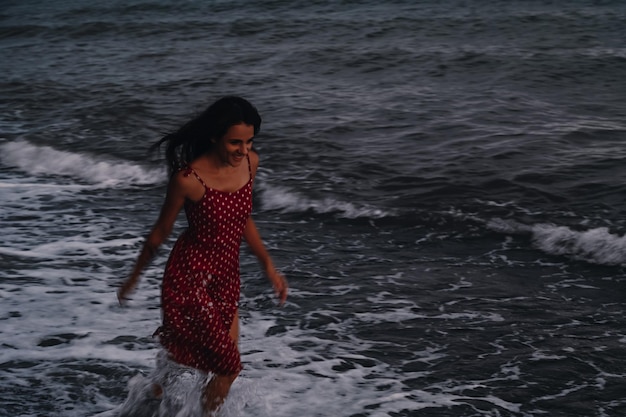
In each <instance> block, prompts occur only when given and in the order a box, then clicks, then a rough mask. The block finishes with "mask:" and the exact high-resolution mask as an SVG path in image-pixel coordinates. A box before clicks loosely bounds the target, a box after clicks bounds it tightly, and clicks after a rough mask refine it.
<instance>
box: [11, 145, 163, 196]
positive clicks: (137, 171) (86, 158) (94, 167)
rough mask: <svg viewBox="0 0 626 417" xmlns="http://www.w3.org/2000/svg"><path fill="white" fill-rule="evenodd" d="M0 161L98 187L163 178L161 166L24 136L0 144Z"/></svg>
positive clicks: (27, 170) (148, 182)
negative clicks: (41, 142) (60, 146)
mask: <svg viewBox="0 0 626 417" xmlns="http://www.w3.org/2000/svg"><path fill="white" fill-rule="evenodd" d="M0 161H1V162H2V163H3V164H4V165H6V166H10V167H14V168H17V169H19V170H21V171H24V172H26V173H29V174H31V175H40V176H50V175H59V176H64V177H71V178H74V179H75V180H76V181H80V182H88V183H90V184H94V185H96V186H100V187H110V186H124V185H152V184H159V183H162V182H164V181H165V179H166V177H165V170H164V169H150V168H145V167H141V166H139V165H135V164H132V163H130V162H125V161H116V160H113V159H111V160H102V159H99V158H97V157H95V156H92V155H88V154H84V153H75V152H68V151H61V150H57V149H54V148H52V147H50V146H40V145H34V144H32V143H30V142H28V141H25V140H16V141H13V142H6V143H3V144H1V145H0Z"/></svg>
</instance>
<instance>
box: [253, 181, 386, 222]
mask: <svg viewBox="0 0 626 417" xmlns="http://www.w3.org/2000/svg"><path fill="white" fill-rule="evenodd" d="M259 190H260V191H261V193H262V201H261V204H262V207H263V209H265V210H280V211H282V212H284V213H299V212H306V211H312V212H314V213H317V214H327V213H337V214H338V215H339V216H341V217H346V218H349V219H356V218H361V217H365V218H373V219H379V218H383V217H387V216H392V215H393V213H392V212H391V211H389V210H384V209H381V208H378V207H372V206H368V205H365V204H355V203H352V202H348V201H342V200H341V199H339V198H335V197H325V198H320V199H315V198H309V197H307V196H305V195H303V194H302V193H299V192H297V191H294V190H292V189H289V188H288V187H283V186H275V185H270V184H267V183H262V184H260V186H259Z"/></svg>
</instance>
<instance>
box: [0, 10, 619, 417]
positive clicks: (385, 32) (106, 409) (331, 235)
mask: <svg viewBox="0 0 626 417" xmlns="http://www.w3.org/2000/svg"><path fill="white" fill-rule="evenodd" d="M0 5H1V6H2V7H0V197H1V202H2V203H1V206H0V339H1V342H0V416H7V417H8V416H11V417H18V416H21V417H27V416H28V417H30V416H72V417H73V416H76V417H84V416H89V417H92V416H96V415H98V416H111V417H112V416H118V415H126V416H153V417H155V416H159V417H164V416H168V417H169V416H172V417H173V416H178V417H192V416H197V415H198V414H197V413H198V407H197V397H198V386H199V385H200V383H201V380H200V378H201V376H199V375H197V374H194V373H193V372H189V371H186V370H184V369H177V368H174V367H171V364H165V365H163V364H162V363H160V362H159V363H157V357H158V354H159V347H158V345H157V343H156V341H155V340H154V339H152V337H151V335H152V333H153V332H154V330H155V329H156V327H157V326H158V325H159V323H160V310H159V285H160V277H161V273H162V269H163V266H164V264H165V261H166V257H167V249H169V248H171V245H172V243H173V240H174V238H175V236H176V235H177V234H178V233H179V232H180V231H181V230H182V229H183V228H184V227H185V224H184V219H183V218H182V217H181V219H180V221H179V222H178V223H177V227H176V231H175V234H174V236H172V239H171V240H170V241H168V243H167V244H166V245H165V246H166V248H164V250H162V251H161V253H160V256H159V257H158V259H156V261H155V262H154V263H153V264H152V265H151V266H150V267H149V268H148V270H147V271H146V272H145V274H144V277H143V280H142V282H141V284H140V288H139V290H138V291H137V292H136V293H135V296H134V300H133V301H132V302H131V303H130V306H129V307H128V308H120V307H119V306H118V305H117V301H116V296H115V291H116V286H118V285H119V283H120V282H121V280H122V279H124V278H125V277H126V276H127V274H128V273H129V272H130V268H131V267H132V264H133V262H134V259H135V257H136V255H137V253H138V250H139V248H140V246H141V242H142V240H143V237H144V236H145V235H146V234H147V232H148V230H149V228H150V227H151V225H152V223H153V222H154V220H155V219H156V216H157V214H158V210H159V207H160V204H161V202H162V198H163V195H164V186H165V181H166V173H165V169H164V164H163V161H162V159H161V156H160V155H159V154H154V153H149V151H148V147H149V145H150V144H152V143H153V142H154V141H156V140H157V139H159V138H160V136H161V135H162V134H163V133H164V132H167V131H169V130H171V129H173V128H175V127H177V126H178V125H179V124H181V123H183V122H184V121H186V120H187V119H188V118H189V117H190V116H192V115H193V114H195V113H196V112H197V111H199V110H201V109H203V108H204V107H205V106H206V105H208V104H209V103H210V102H212V101H213V100H215V99H216V98H218V97H220V96H222V95H226V94H238V95H242V96H244V97H246V98H248V99H250V100H251V101H252V102H253V103H254V104H255V105H256V106H257V107H258V108H259V110H260V112H261V114H262V116H263V119H264V123H263V127H262V131H261V134H260V135H259V136H258V138H257V139H256V141H255V146H256V147H257V150H258V151H259V153H260V155H261V168H260V171H259V174H258V177H257V181H256V183H255V187H256V194H255V210H254V216H255V220H256V222H257V225H258V227H259V229H260V231H261V233H262V235H263V237H264V239H265V241H266V244H267V246H268V247H269V248H270V250H271V253H272V255H273V257H274V260H275V262H276V264H277V265H278V266H279V267H280V269H281V270H282V271H283V272H284V273H285V274H286V275H287V277H288V279H289V282H290V285H291V293H290V298H289V300H288V303H287V304H286V305H285V306H284V307H282V308H279V307H278V306H277V305H276V302H275V301H274V298H273V294H272V291H271V290H270V287H269V285H268V283H267V282H266V280H265V279H264V278H263V277H262V275H261V273H260V271H259V268H258V266H257V264H256V261H255V259H254V258H253V257H252V256H251V255H250V253H249V252H248V251H247V250H246V248H245V246H244V250H243V252H242V260H241V262H242V282H243V292H242V299H241V312H240V315H241V343H240V349H241V352H242V359H243V362H244V366H245V369H244V371H243V372H242V374H241V376H240V378H239V379H238V380H237V381H236V382H235V384H234V386H233V390H232V394H231V396H230V397H229V399H228V401H227V403H226V405H225V409H224V411H223V413H222V415H223V416H226V417H234V416H245V417H248V416H249V417H252V416H255V417H263V416H273V417H274V416H281V417H294V416H302V417H326V416H342V417H344V416H345V417H383V416H392V417H399V416H411V417H415V416H419V417H422V416H428V417H431V416H458V417H473V416H497V417H504V416H549V417H558V416H567V417H572V416H584V417H591V416H598V417H609V416H611V417H618V416H624V415H626V329H625V327H624V323H625V322H626V313H625V307H626V270H625V268H626V237H625V233H626V220H625V219H626V208H625V206H624V201H626V198H625V197H626V189H625V186H624V181H625V179H626V42H625V41H626V3H625V2H623V1H621V0H620V1H617V0H615V1H609V0H606V1H602V0H597V1H592V0H572V1H531V0H529V1H516V0H513V1H503V0H500V1H498V0H473V1H472V0H466V1H462V0H450V1H434V0H424V1H407V0H397V1H389V2H375V1H371V0H363V1H269V0H265V1H252V0H240V1H209V0H207V1H200V0H196V1H192V0H188V1H178V2H175V1H165V0H127V1H121V0H119V1H115V0H111V1H101V2H92V1H84V0H83V1H79V0H76V1H61V0H59V1H43V0H40V1H37V0H24V1H17V0H2V1H0ZM154 378H161V380H166V381H167V383H166V399H165V400H164V401H163V402H162V404H158V403H157V402H155V401H149V400H146V399H145V398H143V397H145V395H144V391H146V389H147V387H148V386H149V382H150V381H151V380H152V379H154ZM159 407H160V411H159ZM133 410H134V411H133Z"/></svg>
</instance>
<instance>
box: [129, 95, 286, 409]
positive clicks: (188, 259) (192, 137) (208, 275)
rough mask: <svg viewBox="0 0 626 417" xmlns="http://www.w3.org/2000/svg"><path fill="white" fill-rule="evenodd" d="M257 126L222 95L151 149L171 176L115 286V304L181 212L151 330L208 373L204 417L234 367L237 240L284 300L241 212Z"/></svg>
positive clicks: (237, 365)
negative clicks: (161, 153) (159, 315)
mask: <svg viewBox="0 0 626 417" xmlns="http://www.w3.org/2000/svg"><path fill="white" fill-rule="evenodd" d="M260 126H261V117H260V116H259V114H258V112H257V110H256V109H255V108H254V106H252V105H251V104H250V103H249V102H248V101H246V100H245V99H243V98H240V97H224V98H222V99H220V100H218V101H216V102H215V103H213V104H212V105H211V106H209V108H207V109H206V110H205V111H204V112H203V113H201V114H200V115H199V116H198V117H196V118H195V119H193V120H191V121H190V122H188V123H187V124H185V125H184V126H183V127H181V128H180V129H179V130H178V131H177V132H175V133H172V134H169V135H167V136H165V137H164V138H163V139H161V140H160V141H159V142H158V143H157V144H156V145H155V147H159V146H160V145H162V144H166V158H167V162H168V166H169V171H170V173H171V179H170V182H169V185H168V188H167V195H166V197H165V202H164V203H163V206H162V208H161V213H160V215H159V217H158V219H157V221H156V223H155V225H154V227H153V228H152V231H151V232H150V234H149V235H148V237H147V238H146V241H145V243H144V245H143V248H142V250H141V253H140V255H139V258H138V259H137V262H136V264H135V267H134V269H133V271H132V273H131V275H130V277H129V278H128V279H127V280H126V281H125V282H124V284H123V285H122V287H121V288H120V289H119V291H118V298H119V300H120V303H122V302H123V301H124V300H125V299H126V298H127V296H128V295H129V293H130V292H131V291H132V290H133V289H134V288H135V286H136V285H137V282H138V281H139V276H140V274H141V272H142V270H143V269H144V267H145V266H146V265H147V263H148V262H149V261H150V259H151V258H152V257H153V256H154V254H155V252H156V251H157V248H158V247H159V246H160V245H161V244H162V243H163V242H164V240H165V239H166V238H167V237H168V235H169V234H170V233H171V231H172V228H173V225H174V221H175V220H176V217H177V215H178V213H179V211H180V210H181V209H182V208H184V209H185V213H186V215H187V221H188V223H189V227H188V228H187V229H186V230H185V231H184V232H183V233H182V234H181V236H180V237H179V238H178V240H177V241H176V244H175V245H174V248H173V249H172V252H171V253H170V256H169V259H168V262H167V266H166V268H165V274H164V276H163V285H162V291H161V298H162V308H163V324H162V326H161V327H159V329H157V331H156V333H155V334H156V335H157V336H158V337H159V341H160V343H161V344H162V345H163V347H164V348H165V349H166V350H167V352H168V355H169V357H170V358H171V359H173V360H174V361H176V362H178V363H180V364H182V365H186V366H191V367H194V368H196V369H199V370H200V371H203V372H207V373H208V372H211V373H212V374H213V377H212V378H211V380H210V381H209V382H208V383H207V386H206V388H205V390H204V394H203V407H204V410H205V412H206V413H207V415H209V414H210V413H211V412H213V411H214V410H216V409H217V408H218V407H219V406H220V405H221V404H222V403H223V401H224V399H225V397H226V395H227V394H228V391H229V389H230V386H231V384H232V383H233V381H234V380H235V378H236V377H237V375H238V374H239V372H240V371H241V360H240V356H239V350H238V347H237V339H238V336H239V323H238V312H237V307H238V300H239V289H240V279H239V248H240V243H241V238H242V237H243V238H245V240H246V242H247V243H248V245H249V247H250V249H251V251H252V253H253V254H254V255H255V256H256V257H257V258H258V260H259V261H260V263H261V265H262V267H263V269H264V271H265V273H266V275H267V277H268V278H269V279H270V281H271V282H272V284H273V286H274V290H275V291H276V294H277V296H278V297H279V300H280V302H281V304H282V303H284V301H285V299H286V298H287V282H286V281H285V278H284V277H283V276H282V275H281V274H280V273H279V272H278V271H276V269H275V267H274V264H273V263H272V260H271V258H270V256H269V254H268V253H267V251H266V249H265V246H264V245H263V242H262V241H261V238H260V236H259V232H258V231H257V228H256V226H255V224H254V221H253V220H252V218H251V217H250V213H251V211H252V184H253V181H254V177H255V174H256V171H257V168H258V164H259V156H258V154H257V153H256V152H255V151H254V150H252V142H253V139H254V136H255V135H256V134H257V133H258V132H259V129H260Z"/></svg>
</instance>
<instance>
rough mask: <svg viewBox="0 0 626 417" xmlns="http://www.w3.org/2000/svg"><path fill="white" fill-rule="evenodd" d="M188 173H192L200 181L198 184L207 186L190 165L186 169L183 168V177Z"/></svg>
mask: <svg viewBox="0 0 626 417" xmlns="http://www.w3.org/2000/svg"><path fill="white" fill-rule="evenodd" d="M189 174H193V175H194V176H195V177H196V178H197V179H198V181H200V184H202V185H203V186H204V188H209V187H207V185H206V184H205V183H204V181H202V178H200V175H198V173H197V172H196V171H194V170H193V168H192V167H187V169H186V170H185V177H188V176H189Z"/></svg>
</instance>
